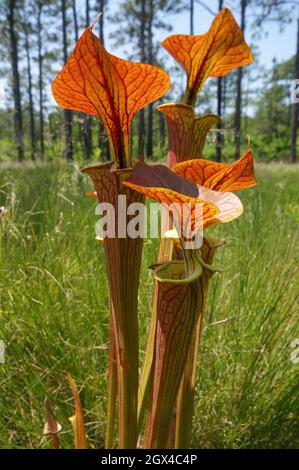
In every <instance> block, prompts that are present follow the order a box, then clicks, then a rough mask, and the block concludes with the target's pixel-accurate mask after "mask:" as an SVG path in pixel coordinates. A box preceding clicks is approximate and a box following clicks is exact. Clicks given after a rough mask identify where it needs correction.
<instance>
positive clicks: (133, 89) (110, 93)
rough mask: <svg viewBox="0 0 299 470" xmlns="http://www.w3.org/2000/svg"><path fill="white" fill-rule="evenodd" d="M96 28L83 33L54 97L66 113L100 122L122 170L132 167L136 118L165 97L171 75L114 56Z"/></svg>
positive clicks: (151, 66) (113, 156)
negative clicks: (95, 31)
mask: <svg viewBox="0 0 299 470" xmlns="http://www.w3.org/2000/svg"><path fill="white" fill-rule="evenodd" d="M92 28H93V24H92V25H91V26H89V27H88V28H87V29H86V30H85V31H84V33H83V34H82V36H81V37H80V39H79V41H78V42H77V45H76V47H75V49H74V52H73V53H72V54H71V56H70V57H69V59H68V61H67V63H66V64H65V66H64V67H63V69H62V70H61V72H60V73H59V74H58V76H57V77H56V78H55V80H54V82H53V84H52V92H53V96H54V98H55V100H56V101H57V103H58V104H59V105H60V106H61V107H62V108H64V109H73V110H75V111H81V112H83V113H87V114H91V115H93V116H97V117H99V118H100V119H101V120H102V122H103V125H104V127H105V130H106V133H107V137H108V140H109V144H110V148H111V152H112V158H113V159H114V160H115V161H116V162H117V164H118V166H119V167H121V168H123V167H126V166H131V165H130V154H129V143H130V125H131V122H132V119H133V116H134V114H135V113H136V112H137V111H139V110H140V109H142V108H144V107H145V106H146V105H148V104H150V103H152V102H153V101H155V100H157V99H158V98H160V97H161V96H162V95H164V93H166V91H167V90H168V88H169V86H170V81H169V76H168V74H167V73H166V72H165V71H164V70H162V69H160V68H159V67H156V66H153V65H148V64H143V63H137V62H130V61H128V60H123V59H120V58H118V57H115V56H114V55H112V54H109V52H107V51H106V49H105V48H104V46H103V44H102V42H101V41H100V40H99V38H98V37H97V36H96V35H95V34H94V33H93V32H92Z"/></svg>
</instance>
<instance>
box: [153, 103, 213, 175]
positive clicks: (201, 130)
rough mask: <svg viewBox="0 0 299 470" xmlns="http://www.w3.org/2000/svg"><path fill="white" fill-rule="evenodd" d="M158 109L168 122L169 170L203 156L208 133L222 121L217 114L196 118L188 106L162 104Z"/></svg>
mask: <svg viewBox="0 0 299 470" xmlns="http://www.w3.org/2000/svg"><path fill="white" fill-rule="evenodd" d="M157 109H158V110H159V111H161V112H162V113H163V114H164V115H165V117H166V121H167V128H168V157H167V158H168V161H167V164H168V166H169V168H172V167H173V165H175V164H176V163H179V162H183V161H185V160H191V159H192V158H198V157H199V156H200V155H202V151H203V147H204V144H205V140H206V136H207V133H208V132H209V130H210V129H211V127H212V126H213V125H214V124H218V123H220V121H221V119H220V117H219V116H217V115H215V114H206V115H205V116H201V117H199V116H196V114H195V112H194V109H193V108H192V106H188V105H186V104H174V103H170V104H162V105H160V106H157Z"/></svg>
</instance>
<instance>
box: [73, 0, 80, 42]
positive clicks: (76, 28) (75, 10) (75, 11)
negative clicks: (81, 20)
mask: <svg viewBox="0 0 299 470" xmlns="http://www.w3.org/2000/svg"><path fill="white" fill-rule="evenodd" d="M72 10H73V18H74V27H75V39H76V42H78V39H79V28H78V17H77V5H76V0H72Z"/></svg>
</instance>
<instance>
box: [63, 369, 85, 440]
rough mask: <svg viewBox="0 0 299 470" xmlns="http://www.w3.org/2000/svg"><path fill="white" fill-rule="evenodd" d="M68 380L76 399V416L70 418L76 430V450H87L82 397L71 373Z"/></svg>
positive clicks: (68, 374)
mask: <svg viewBox="0 0 299 470" xmlns="http://www.w3.org/2000/svg"><path fill="white" fill-rule="evenodd" d="M67 379H68V381H69V384H70V387H71V390H72V394H73V396H74V399H75V415H74V416H72V417H71V418H69V419H70V421H71V423H72V426H73V429H74V434H75V448H76V449H86V448H87V442H86V431H85V423H84V416H83V410H82V405H81V401H80V397H79V394H78V391H77V387H76V384H75V382H74V380H73V378H72V376H71V374H70V373H67Z"/></svg>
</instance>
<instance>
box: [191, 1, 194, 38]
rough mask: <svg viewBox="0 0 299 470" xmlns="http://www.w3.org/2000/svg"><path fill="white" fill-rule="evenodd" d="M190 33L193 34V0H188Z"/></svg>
mask: <svg viewBox="0 0 299 470" xmlns="http://www.w3.org/2000/svg"><path fill="white" fill-rule="evenodd" d="M190 34H194V0H190Z"/></svg>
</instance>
